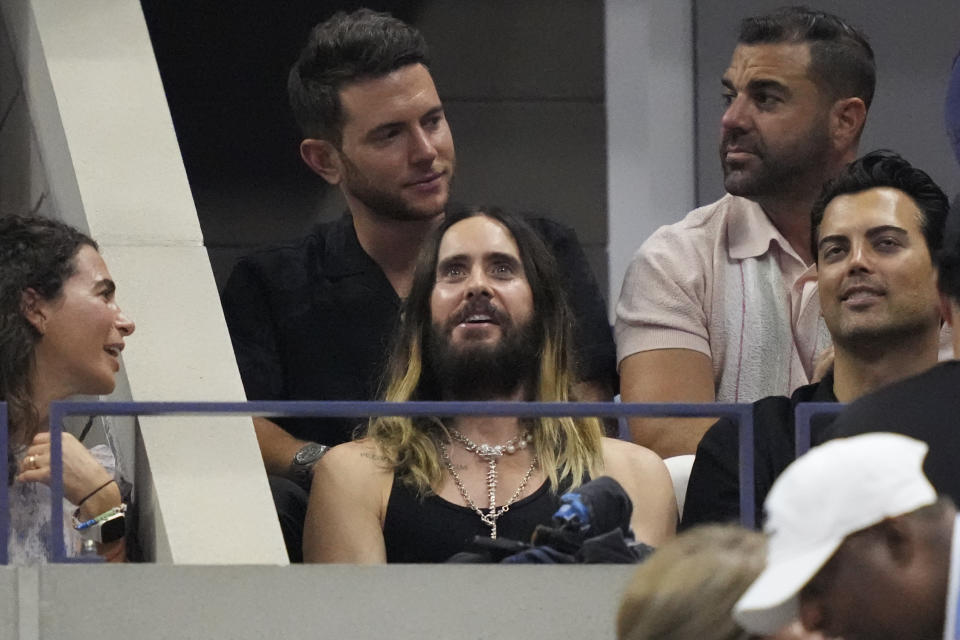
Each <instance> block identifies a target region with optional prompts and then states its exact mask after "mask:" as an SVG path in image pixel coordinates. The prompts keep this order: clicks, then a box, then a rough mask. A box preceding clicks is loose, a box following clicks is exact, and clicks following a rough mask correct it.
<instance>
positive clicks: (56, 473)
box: [0, 401, 839, 564]
mask: <svg viewBox="0 0 960 640" xmlns="http://www.w3.org/2000/svg"><path fill="white" fill-rule="evenodd" d="M838 408H839V407H838V405H829V404H825V405H821V404H810V405H798V407H797V447H798V451H799V450H801V444H802V443H805V448H803V450H804V451H805V450H806V448H809V442H810V428H809V422H810V418H811V417H812V416H813V415H816V414H819V413H829V412H834V411H836V410H838ZM6 409H7V407H6V404H5V403H0V452H3V453H4V454H5V452H6V450H7V433H8V429H7V410H6ZM69 415H100V416H106V415H115V416H119V415H124V416H145V415H181V416H182V415H197V416H201V415H208V416H209V415H245V416H261V417H298V418H305V417H320V418H327V417H338V418H343V417H347V418H368V417H376V416H398V417H427V416H443V417H453V416H512V417H521V418H530V417H538V416H545V417H588V416H590V417H599V418H629V417H727V418H731V419H733V420H735V421H737V423H738V425H739V456H740V465H739V476H740V519H741V522H742V524H743V525H744V526H747V527H754V526H755V524H756V523H755V521H754V504H755V495H754V481H753V477H754V474H753V469H754V451H753V429H754V425H753V407H752V405H749V404H678V403H676V404H673V403H671V404H639V403H600V402H588V403H552V402H404V403H393V402H343V401H316V402H307V401H295V402H279V401H277V402H272V401H262V402H54V403H52V404H51V405H50V436H51V437H50V442H51V447H50V456H51V461H50V466H51V470H50V472H51V504H50V508H51V523H62V522H63V516H64V514H63V458H62V442H61V436H60V434H61V433H62V430H63V419H64V418H65V417H66V416H69ZM803 434H805V435H803ZM802 438H805V440H802ZM0 458H2V460H0V472H3V471H5V470H6V467H7V456H6V455H3V456H0ZM8 490H9V487H8V486H7V484H6V483H4V486H3V488H2V489H0V564H6V562H7V542H8V537H9V494H8ZM48 553H49V558H50V561H51V562H77V561H80V562H85V561H88V560H85V559H76V558H69V557H67V554H66V548H65V544H64V539H63V529H62V527H61V526H56V525H54V526H51V527H50V537H49V540H48Z"/></svg>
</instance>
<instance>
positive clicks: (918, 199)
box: [810, 149, 950, 263]
mask: <svg viewBox="0 0 960 640" xmlns="http://www.w3.org/2000/svg"><path fill="white" fill-rule="evenodd" d="M877 187H891V188H893V189H897V190H898V191H902V192H903V193H905V194H907V195H908V196H910V198H911V199H912V200H913V201H914V202H915V203H916V205H917V208H918V209H920V214H921V216H920V230H921V231H922V232H923V239H924V240H925V241H926V243H927V250H928V251H929V252H930V257H931V258H932V259H933V261H934V263H936V262H937V261H938V259H939V255H940V247H941V245H942V244H943V230H944V225H945V224H946V220H947V212H948V211H949V209H950V201H949V200H948V199H947V196H946V194H944V192H943V191H942V190H941V189H940V187H938V186H937V183H935V182H934V181H933V178H931V177H930V176H929V175H927V173H926V172H924V171H921V170H920V169H917V168H916V167H914V166H913V165H912V164H910V163H909V162H907V161H906V160H904V159H903V158H902V157H901V156H900V155H899V154H897V153H894V152H893V151H889V150H887V149H878V150H876V151H871V152H870V153H868V154H866V155H865V156H863V157H862V158H858V159H857V160H855V161H853V162H851V163H850V164H849V165H848V166H847V168H846V169H845V170H844V172H843V173H841V174H840V175H839V176H837V177H836V178H834V179H833V180H831V181H829V182H827V184H825V185H824V187H823V190H822V191H821V192H820V197H819V198H817V201H816V202H815V203H814V205H813V211H812V213H811V225H812V232H811V234H810V248H811V250H812V251H813V257H814V260H816V258H817V235H818V232H819V231H820V223H821V222H823V212H824V210H825V209H826V208H827V205H828V204H830V201H831V200H833V199H834V198H836V197H838V196H842V195H846V194H849V193H860V192H861V191H866V190H867V189H875V188H877Z"/></svg>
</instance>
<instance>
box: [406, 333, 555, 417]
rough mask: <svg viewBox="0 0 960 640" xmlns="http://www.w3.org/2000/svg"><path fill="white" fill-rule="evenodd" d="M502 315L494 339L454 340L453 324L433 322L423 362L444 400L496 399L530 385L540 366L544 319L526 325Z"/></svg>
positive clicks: (508, 395) (527, 387)
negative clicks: (487, 341) (459, 342)
mask: <svg viewBox="0 0 960 640" xmlns="http://www.w3.org/2000/svg"><path fill="white" fill-rule="evenodd" d="M504 322H505V321H504V320H501V324H500V329H501V332H502V333H501V337H500V340H498V341H497V343H496V344H492V345H491V344H484V343H474V344H470V343H468V344H465V345H454V344H453V343H452V341H451V332H450V329H449V328H447V327H444V326H442V325H437V324H436V323H435V324H433V325H432V326H431V328H430V335H429V336H428V340H427V344H426V348H425V353H424V368H425V369H426V370H427V371H428V372H430V374H432V377H433V378H434V379H435V380H436V381H437V385H438V386H439V388H440V391H441V396H442V398H443V399H444V400H462V401H470V400H493V399H498V398H506V397H510V396H512V395H513V394H515V393H516V392H517V391H518V390H520V389H523V388H526V389H527V390H528V391H531V389H530V387H531V385H532V384H533V382H534V380H536V376H537V371H538V369H539V366H540V353H539V349H540V345H541V343H542V342H543V340H542V338H541V336H540V334H541V330H540V328H539V327H540V325H539V323H538V322H537V321H536V319H530V320H528V321H527V322H525V323H524V324H522V325H514V324H513V323H508V324H505V323H504Z"/></svg>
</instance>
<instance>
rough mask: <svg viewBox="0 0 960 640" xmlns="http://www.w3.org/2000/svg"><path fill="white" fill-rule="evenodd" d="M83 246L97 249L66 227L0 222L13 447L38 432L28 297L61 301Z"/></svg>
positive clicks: (34, 336) (2, 354)
mask: <svg viewBox="0 0 960 640" xmlns="http://www.w3.org/2000/svg"><path fill="white" fill-rule="evenodd" d="M84 245H88V246H91V247H93V248H94V249H96V248H97V243H96V242H94V241H93V240H92V239H90V238H89V237H88V236H86V235H84V234H83V233H81V232H79V231H77V230H76V229H74V228H73V227H70V226H68V225H65V224H63V223H62V222H57V221H56V220H50V219H47V218H40V217H23V216H4V217H0V400H2V401H4V402H6V403H7V410H8V417H9V422H10V437H11V444H14V445H23V444H26V443H28V442H30V440H32V439H33V436H34V435H36V433H37V430H38V429H39V416H38V415H37V409H36V407H34V404H33V389H31V385H30V372H31V370H32V368H33V366H34V351H35V349H36V345H37V343H38V342H39V341H40V338H41V335H40V332H39V331H37V329H36V328H35V327H34V326H33V325H32V324H30V322H29V321H28V320H27V318H26V316H25V315H24V308H23V305H24V294H25V293H26V292H27V290H28V289H32V290H33V291H34V292H35V293H36V294H37V295H38V296H40V297H41V298H43V299H45V300H54V299H56V298H57V297H58V296H59V295H60V294H61V292H62V290H63V283H64V282H65V281H66V280H67V279H68V278H69V277H70V276H71V275H73V273H74V270H75V268H76V265H75V262H74V258H75V257H76V255H77V252H78V251H79V250H80V248H81V247H83V246H84ZM11 451H12V448H11Z"/></svg>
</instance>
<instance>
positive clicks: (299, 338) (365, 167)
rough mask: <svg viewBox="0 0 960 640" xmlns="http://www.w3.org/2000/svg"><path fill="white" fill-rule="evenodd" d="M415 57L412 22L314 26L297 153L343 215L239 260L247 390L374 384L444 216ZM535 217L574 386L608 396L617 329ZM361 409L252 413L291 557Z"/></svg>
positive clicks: (372, 388) (353, 19) (230, 300)
mask: <svg viewBox="0 0 960 640" xmlns="http://www.w3.org/2000/svg"><path fill="white" fill-rule="evenodd" d="M426 65H427V50H426V43H425V42H424V40H423V38H422V36H421V35H420V33H419V32H418V31H417V30H416V29H414V28H412V27H410V26H409V25H406V24H404V23H403V22H401V21H399V20H396V19H394V18H392V17H390V16H389V15H386V14H378V13H374V12H371V11H368V10H360V11H357V12H355V13H353V14H350V15H346V14H343V13H340V14H337V15H335V16H334V17H332V18H331V19H330V20H328V21H326V22H324V23H322V24H320V25H318V26H317V27H316V28H315V29H314V30H313V32H312V34H311V37H310V39H309V42H308V43H307V46H306V47H305V48H304V49H303V51H302V53H301V55H300V59H299V60H298V61H297V63H296V64H295V65H294V67H293V69H292V70H291V72H290V77H289V84H288V88H289V93H290V101H291V105H292V107H293V111H294V114H295V115H296V117H297V120H298V122H299V124H300V126H301V129H302V130H303V134H304V140H303V141H302V142H301V144H300V155H301V157H302V158H303V161H304V162H305V163H306V164H307V165H308V166H309V167H310V168H311V169H312V170H313V171H314V172H315V173H317V174H318V175H319V176H321V177H322V178H323V179H324V180H326V181H327V182H329V183H330V184H332V185H336V186H338V187H339V188H340V190H341V192H342V193H343V196H344V199H345V200H346V203H347V207H348V209H349V213H347V214H346V215H345V216H344V217H343V218H341V219H340V220H338V221H335V222H332V223H328V224H323V225H320V226H319V227H318V228H317V230H316V231H315V232H314V233H313V234H311V235H310V236H309V237H307V238H306V239H304V240H303V241H302V242H301V243H299V244H297V245H295V246H291V247H284V248H279V249H275V250H271V251H265V252H260V253H258V254H256V255H254V256H250V257H248V258H245V259H243V260H241V261H240V262H239V263H238V265H237V267H236V268H235V270H234V273H233V274H232V276H231V278H230V280H229V282H228V283H227V286H226V288H225V290H224V293H223V306H224V313H225V316H226V319H227V324H228V327H229V329H230V334H231V338H232V340H233V344H234V351H235V352H236V356H237V362H238V365H239V368H240V374H241V376H242V378H243V382H244V387H245V389H246V393H247V397H248V398H249V399H251V400H370V399H372V398H373V397H374V396H375V393H376V390H377V387H378V385H379V381H380V377H381V374H382V366H383V363H384V361H385V357H386V352H387V347H388V342H389V340H390V337H391V335H392V333H393V331H394V329H395V327H396V325H397V321H398V318H399V314H400V307H401V301H402V299H403V298H405V297H406V296H407V294H408V292H409V289H410V284H411V281H412V276H413V269H414V265H415V262H416V258H417V253H418V250H419V248H420V244H421V241H422V240H423V238H424V237H425V236H426V235H427V234H428V233H429V232H430V231H431V230H432V229H433V228H435V227H436V226H437V225H438V224H439V223H440V221H441V220H442V218H443V213H444V211H445V208H446V207H447V201H448V197H449V189H450V182H451V179H452V177H453V173H454V167H455V164H456V160H455V153H454V147H453V140H452V137H451V133H450V129H449V127H448V125H447V121H446V118H445V117H444V112H443V105H442V104H441V102H440V98H439V97H438V95H437V91H436V88H435V87H434V84H433V79H432V78H431V76H430V72H429V70H428V69H427V66H426ZM535 226H537V227H538V229H539V230H540V231H541V233H542V234H543V237H544V239H545V240H546V241H547V243H548V244H549V245H550V247H551V249H552V251H553V252H554V254H555V256H556V258H557V261H558V262H559V263H560V264H561V265H563V271H562V273H561V276H562V279H563V280H562V281H563V282H564V285H565V288H566V294H567V296H568V298H569V299H570V302H571V304H572V305H573V306H574V308H575V310H576V313H575V315H576V319H577V328H578V330H577V334H576V336H577V337H576V342H577V348H576V356H577V360H578V365H579V366H578V375H579V378H580V381H581V383H580V385H579V386H578V388H577V391H578V392H579V397H581V398H583V399H591V400H592V399H611V398H612V396H613V393H614V381H615V375H616V374H615V362H614V360H615V355H614V346H613V340H612V336H611V333H610V328H609V325H608V322H607V318H606V312H605V305H604V304H603V300H602V298H601V296H600V293H599V290H598V288H597V285H596V282H595V280H594V279H593V276H592V274H591V273H590V271H589V268H588V267H587V265H586V261H585V258H584V256H583V252H582V250H581V249H580V246H579V244H578V243H577V241H576V238H575V236H574V235H573V233H572V231H570V230H569V229H566V228H564V227H561V226H560V225H557V224H555V223H551V222H549V221H545V220H539V221H536V222H535ZM357 422H358V421H356V420H327V421H321V420H303V421H279V420H278V421H272V420H267V419H264V418H255V419H254V426H255V428H256V431H257V439H258V441H259V443H260V450H261V453H262V455H263V459H264V464H265V466H266V468H267V472H268V473H269V474H270V475H271V485H272V487H273V489H274V497H275V499H276V500H277V503H278V511H279V512H280V517H281V524H282V526H283V528H284V534H285V537H286V539H287V546H288V550H290V551H291V552H292V554H291V555H292V557H293V558H295V559H296V557H297V554H298V553H299V548H300V543H299V532H300V529H301V528H302V519H303V513H304V509H305V504H306V493H305V491H306V490H308V489H309V486H310V482H311V478H312V475H311V474H312V468H313V465H314V464H315V463H316V461H317V460H318V459H319V458H320V456H322V455H323V453H324V452H325V451H326V446H328V445H335V444H338V443H341V442H344V441H346V440H349V439H350V437H351V434H352V431H353V428H354V426H355V425H356V423H357ZM278 423H279V424H278ZM289 481H293V482H289ZM293 483H296V485H299V489H298V488H297V486H295V485H294V484H293Z"/></svg>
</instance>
